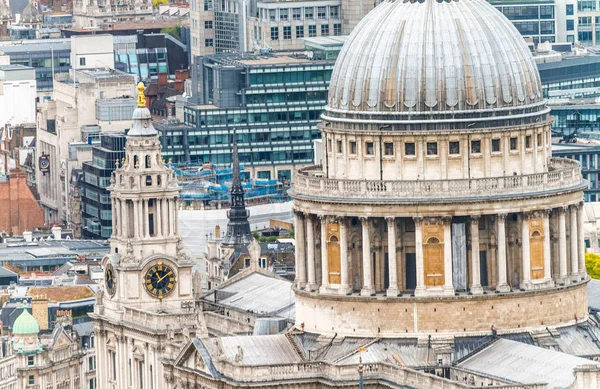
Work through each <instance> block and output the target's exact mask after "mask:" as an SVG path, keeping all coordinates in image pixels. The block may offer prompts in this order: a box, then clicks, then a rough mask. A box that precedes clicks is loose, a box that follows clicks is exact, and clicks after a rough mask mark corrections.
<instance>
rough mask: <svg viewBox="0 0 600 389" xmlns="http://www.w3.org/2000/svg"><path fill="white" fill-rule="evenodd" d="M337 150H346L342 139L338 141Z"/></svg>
mask: <svg viewBox="0 0 600 389" xmlns="http://www.w3.org/2000/svg"><path fill="white" fill-rule="evenodd" d="M337 152H338V153H343V152H344V148H343V146H342V141H341V140H338V141H337Z"/></svg>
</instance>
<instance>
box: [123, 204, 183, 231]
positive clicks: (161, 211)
mask: <svg viewBox="0 0 600 389" xmlns="http://www.w3.org/2000/svg"><path fill="white" fill-rule="evenodd" d="M177 209H179V199H178V198H158V199H157V198H153V199H148V198H142V199H138V198H136V199H132V200H129V199H119V198H116V197H115V198H113V199H112V215H113V217H112V228H113V235H116V236H119V237H123V238H134V239H146V238H150V237H167V236H175V235H177V234H178V227H177V226H178V225H179V224H178V223H179V214H178V212H177ZM151 215H152V217H151Z"/></svg>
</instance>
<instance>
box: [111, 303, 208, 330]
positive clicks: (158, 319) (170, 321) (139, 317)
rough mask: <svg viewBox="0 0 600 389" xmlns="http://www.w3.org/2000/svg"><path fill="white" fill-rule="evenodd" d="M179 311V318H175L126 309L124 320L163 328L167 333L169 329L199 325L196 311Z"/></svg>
mask: <svg viewBox="0 0 600 389" xmlns="http://www.w3.org/2000/svg"><path fill="white" fill-rule="evenodd" d="M179 311H180V312H179V313H178V315H177V316H173V315H163V314H160V313H153V312H148V311H143V310H139V309H135V308H130V307H126V308H125V309H124V311H123V319H122V320H123V321H127V322H130V323H135V324H137V325H140V326H144V327H150V328H163V329H165V331H166V329H167V328H173V329H176V328H181V327H186V326H187V327H192V326H194V325H195V324H196V323H197V321H198V313H196V312H194V311H191V312H190V311H184V310H179Z"/></svg>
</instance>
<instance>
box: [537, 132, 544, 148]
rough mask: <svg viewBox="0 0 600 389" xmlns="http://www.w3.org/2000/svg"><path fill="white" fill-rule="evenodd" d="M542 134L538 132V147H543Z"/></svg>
mask: <svg viewBox="0 0 600 389" xmlns="http://www.w3.org/2000/svg"><path fill="white" fill-rule="evenodd" d="M542 146H543V143H542V134H537V147H542Z"/></svg>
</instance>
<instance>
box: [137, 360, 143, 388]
mask: <svg viewBox="0 0 600 389" xmlns="http://www.w3.org/2000/svg"><path fill="white" fill-rule="evenodd" d="M138 379H139V380H140V381H139V382H140V389H144V362H143V361H138Z"/></svg>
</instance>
